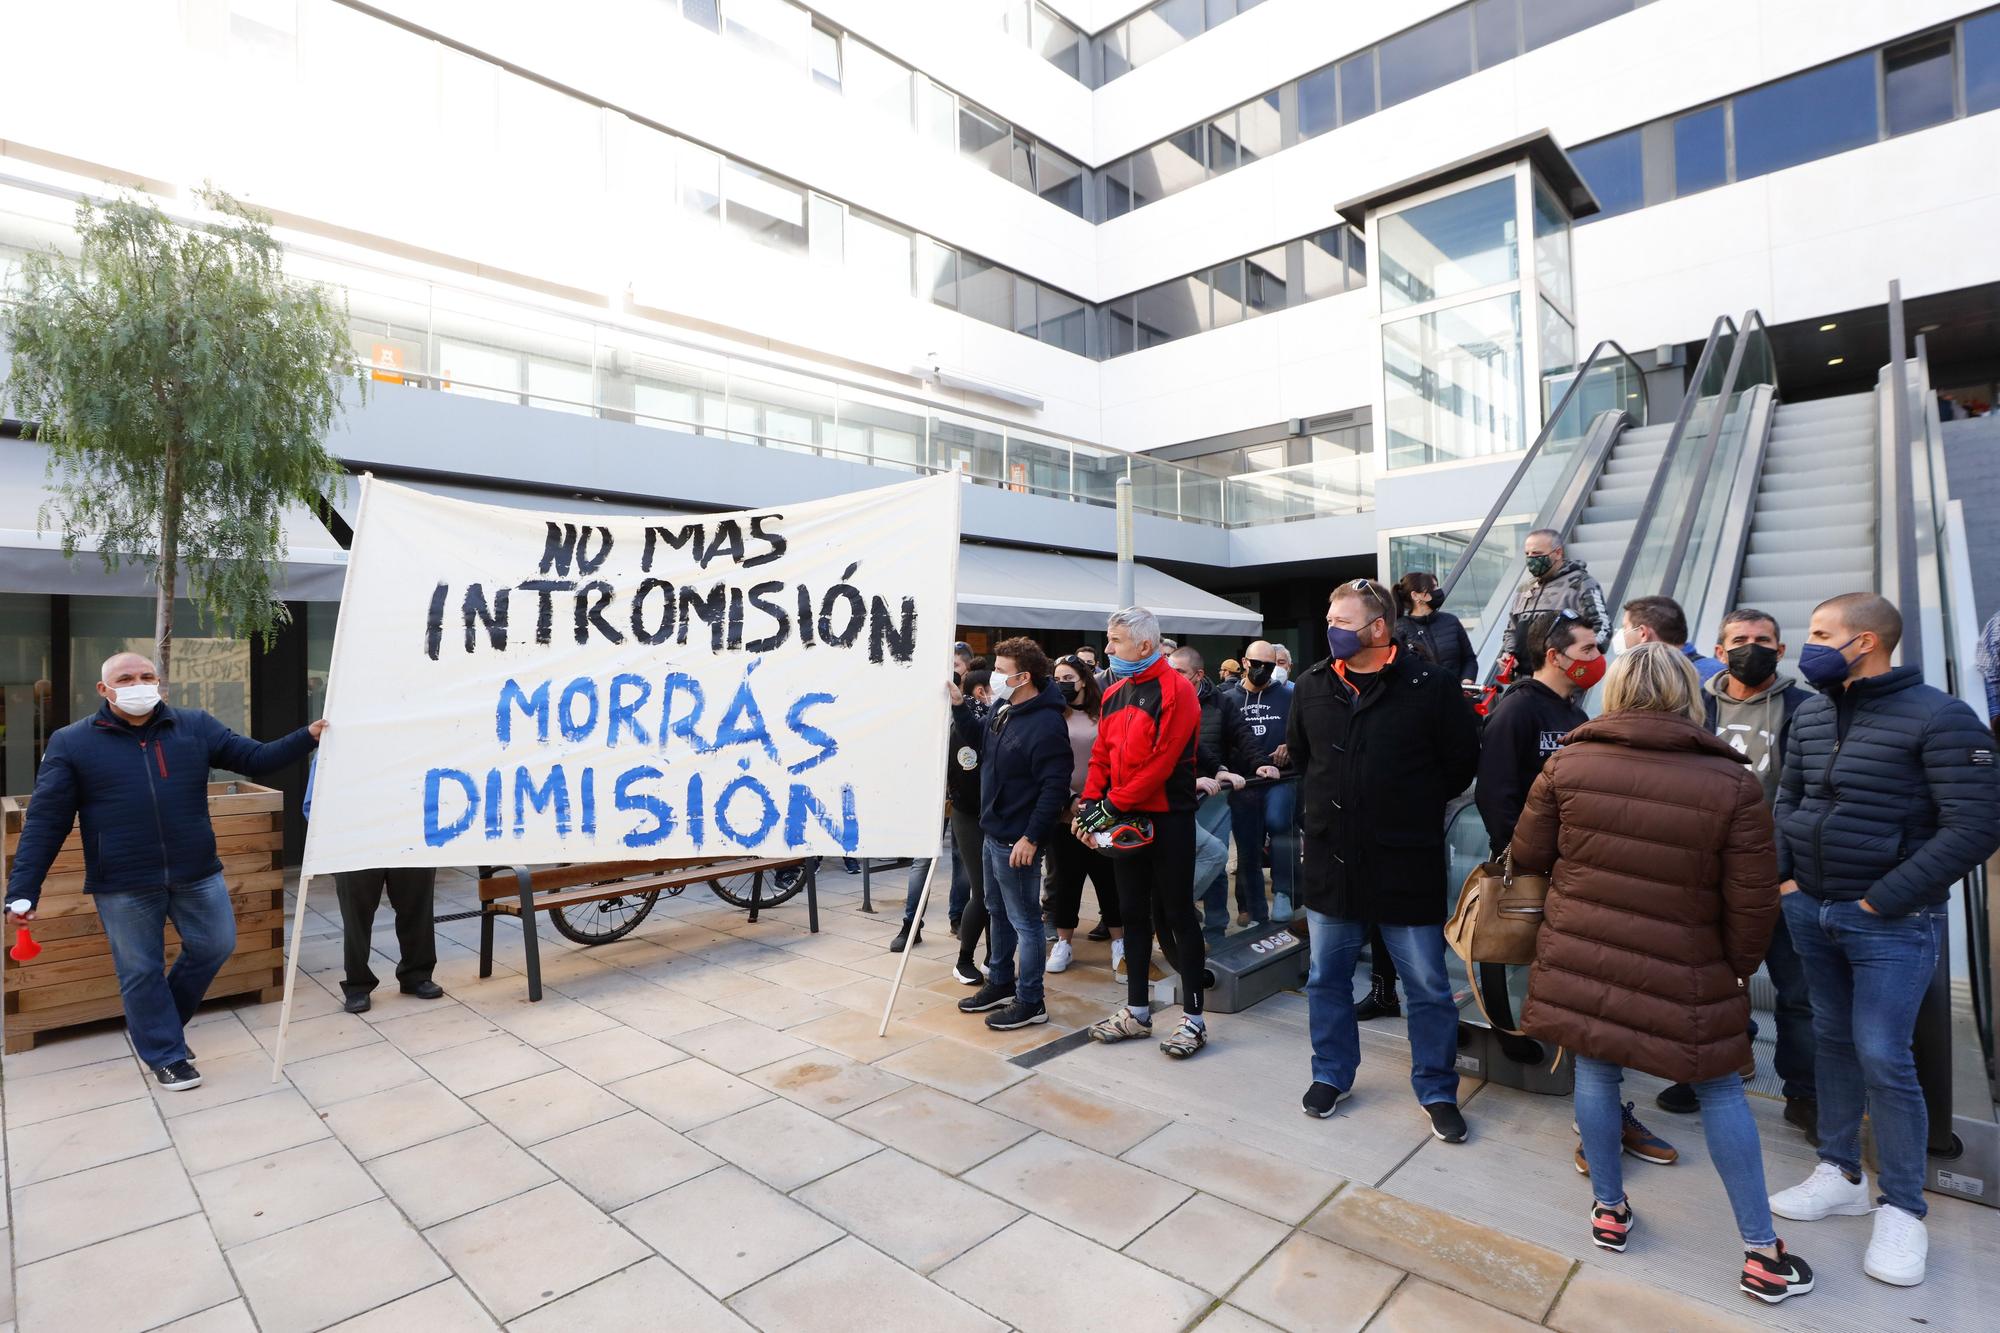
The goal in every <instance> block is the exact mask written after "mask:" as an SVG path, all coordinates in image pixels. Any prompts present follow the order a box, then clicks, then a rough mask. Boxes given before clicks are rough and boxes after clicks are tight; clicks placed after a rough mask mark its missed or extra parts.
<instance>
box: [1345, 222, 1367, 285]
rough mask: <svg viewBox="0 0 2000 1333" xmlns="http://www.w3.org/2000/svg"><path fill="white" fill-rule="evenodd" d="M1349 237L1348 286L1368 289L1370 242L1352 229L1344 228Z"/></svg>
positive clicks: (1347, 243) (1347, 242)
mask: <svg viewBox="0 0 2000 1333" xmlns="http://www.w3.org/2000/svg"><path fill="white" fill-rule="evenodd" d="M1342 230H1343V233H1344V234H1345V236H1346V237H1347V240H1346V245H1347V285H1348V286H1349V287H1366V286H1367V285H1368V240H1367V238H1366V237H1364V236H1363V235H1362V234H1361V233H1360V232H1358V231H1355V230H1354V229H1353V228H1352V227H1347V228H1343V229H1342Z"/></svg>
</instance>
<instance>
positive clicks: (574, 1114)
mask: <svg viewBox="0 0 2000 1333" xmlns="http://www.w3.org/2000/svg"><path fill="white" fill-rule="evenodd" d="M467 1100H468V1102H469V1104H470V1105H471V1106H472V1108H473V1109H474V1110H476V1111H478V1112H479V1114H481V1115H483V1116H485V1117H486V1118H487V1119H488V1120H491V1121H492V1122H493V1123H494V1124H496V1125H498V1126H499V1127H500V1129H501V1131H502V1132H503V1133H505V1134H506V1135H507V1136H508V1137H509V1138H511V1139H513V1140H514V1141H515V1142H516V1143H520V1144H535V1143H540V1142H541V1141H542V1140H543V1139H552V1138H555V1137H556V1136H557V1135H559V1134H567V1133H569V1132H570V1131H571V1130H575V1129H582V1128H583V1127H584V1126H585V1125H594V1124H596V1123H597V1122H598V1121H600V1120H609V1119H611V1117H613V1116H617V1115H623V1114H625V1112H626V1110H627V1109H628V1107H627V1106H626V1104H625V1103H624V1102H622V1101H620V1100H618V1098H616V1097H614V1096H612V1095H611V1094H610V1093H608V1092H606V1091H605V1090H604V1089H602V1088H600V1087H598V1086H597V1085H596V1084H595V1083H592V1082H591V1081H590V1080H589V1079H587V1078H585V1077H584V1076H583V1075H581V1074H579V1073H577V1072H576V1071H574V1070H571V1069H553V1070H550V1071H549V1072H548V1073H546V1074H537V1075H535V1077H533V1078H527V1079H522V1080H521V1081H520V1082H519V1083H509V1084H508V1085H507V1086H506V1087H504V1088H495V1089H493V1090H492V1091H491V1092H482V1093H480V1094H479V1095H478V1096H476V1097H471V1098H468V1099H467Z"/></svg>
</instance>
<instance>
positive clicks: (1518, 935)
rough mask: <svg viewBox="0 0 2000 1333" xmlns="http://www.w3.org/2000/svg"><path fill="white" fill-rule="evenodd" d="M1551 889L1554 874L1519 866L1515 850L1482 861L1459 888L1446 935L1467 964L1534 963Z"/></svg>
mask: <svg viewBox="0 0 2000 1333" xmlns="http://www.w3.org/2000/svg"><path fill="white" fill-rule="evenodd" d="M1548 895H1549V877H1548V876H1547V875H1530V874H1527V873H1525V872H1516V871H1515V869H1514V862H1513V857H1512V855H1511V854H1509V855H1505V856H1502V857H1501V858H1500V860H1499V861H1498V862H1497V863H1496V862H1493V861H1483V862H1481V863H1480V864H1479V865H1478V866H1477V867H1475V868H1474V869H1473V871H1472V873H1471V874H1469V875H1467V876H1466V877H1465V887H1464V888H1462V889H1460V890H1459V891H1458V910H1456V911H1454V912H1453V913H1452V914H1451V920H1450V921H1448V922H1446V923H1445V927H1444V937H1445V940H1446V942H1448V943H1449V944H1450V945H1451V948H1452V952H1454V953H1456V954H1457V955H1458V956H1459V957H1460V958H1462V959H1464V960H1465V964H1466V967H1467V970H1470V969H1471V968H1473V967H1474V966H1476V965H1478V964H1480V963H1510V964H1514V965H1516V966H1525V965H1526V964H1529V963H1532V962H1534V961H1535V937H1536V935H1538V934H1539V933H1540V932H1541V928H1542V908H1543V901H1544V900H1545V899H1546V898H1547V897H1548Z"/></svg>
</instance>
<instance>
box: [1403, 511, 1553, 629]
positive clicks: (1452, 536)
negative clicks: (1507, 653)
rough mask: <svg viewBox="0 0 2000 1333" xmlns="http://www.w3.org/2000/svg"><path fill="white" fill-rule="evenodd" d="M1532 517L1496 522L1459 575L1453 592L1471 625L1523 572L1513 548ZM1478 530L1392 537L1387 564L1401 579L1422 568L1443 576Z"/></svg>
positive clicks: (1531, 522) (1463, 551) (1516, 549)
mask: <svg viewBox="0 0 2000 1333" xmlns="http://www.w3.org/2000/svg"><path fill="white" fill-rule="evenodd" d="M1533 522H1534V520H1532V519H1527V520H1516V521H1514V522H1512V523H1495V524H1494V525H1493V527H1492V528H1491V530H1490V534H1491V535H1490V538H1489V540H1487V541H1484V542H1481V543H1480V544H1479V546H1477V547H1476V548H1474V555H1473V557H1472V563H1471V564H1469V565H1467V566H1466V568H1465V572H1464V573H1463V574H1460V575H1459V576H1458V583H1457V585H1456V586H1455V587H1454V588H1453V589H1452V593H1451V600H1452V603H1453V604H1454V605H1456V606H1458V607H1459V608H1460V609H1461V610H1462V611H1463V612H1464V614H1465V616H1466V618H1467V622H1468V625H1470V624H1471V617H1473V616H1474V615H1475V614H1476V613H1477V611H1478V610H1479V609H1480V608H1482V607H1484V606H1485V605H1486V604H1487V603H1488V602H1490V601H1492V600H1493V595H1494V594H1495V593H1497V592H1499V591H1500V589H1501V588H1502V587H1503V586H1507V587H1511V586H1513V582H1514V580H1515V579H1516V578H1517V577H1519V575H1518V574H1517V573H1516V568H1515V566H1514V563H1513V562H1514V558H1515V557H1514V552H1517V551H1519V550H1520V549H1521V543H1522V541H1524V540H1525V539H1526V538H1527V535H1528V528H1529V527H1530V526H1531V525H1532V524H1533ZM1477 533H1478V529H1477V528H1461V529H1459V530H1457V531H1455V532H1425V533H1413V534H1411V535H1409V536H1405V537H1391V538H1390V539H1389V568H1390V569H1391V570H1393V571H1395V573H1396V576H1397V577H1398V578H1400V577H1402V576H1403V575H1404V574H1407V573H1409V572H1410V571H1411V570H1417V569H1421V570H1425V571H1427V572H1429V573H1431V574H1435V575H1436V576H1437V577H1438V578H1440V579H1442V578H1443V577H1444V576H1445V575H1446V574H1448V573H1450V572H1451V570H1452V569H1453V568H1454V567H1455V566H1456V565H1457V564H1458V562H1459V558H1460V557H1461V556H1463V555H1464V554H1465V548H1466V547H1467V546H1469V545H1471V543H1472V539H1473V537H1474V536H1475V535H1477Z"/></svg>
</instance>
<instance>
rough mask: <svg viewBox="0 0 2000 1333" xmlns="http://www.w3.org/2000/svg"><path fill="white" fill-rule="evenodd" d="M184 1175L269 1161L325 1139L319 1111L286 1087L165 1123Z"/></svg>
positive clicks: (325, 1129)
mask: <svg viewBox="0 0 2000 1333" xmlns="http://www.w3.org/2000/svg"><path fill="white" fill-rule="evenodd" d="M167 1128H168V1130H169V1131H170V1132H171V1133H172V1134H173V1136H174V1142H175V1143H176V1144H178V1145H179V1147H180V1150H181V1160H182V1162H183V1163H184V1164H185V1165H186V1167H187V1169H188V1172H189V1174H191V1175H197V1176H198V1175H201V1174H203V1173H204V1172H208V1171H214V1170H216V1169H217V1168H219V1167H225V1166H233V1165H234V1164H236V1163H237V1162H247V1161H249V1160H250V1159H251V1158H253V1157H268V1156H270V1155H271V1154H272V1153H274V1152H282V1151H284V1150H285V1149H286V1148H296V1147H298V1146H299V1145H300V1144H302V1143H311V1142H312V1141H313V1140H315V1139H323V1138H325V1137H327V1134H328V1132H329V1131H328V1130H327V1127H326V1125H325V1124H324V1123H322V1122H321V1120H320V1118H319V1113H318V1112H316V1111H314V1110H313V1109H312V1107H310V1106H308V1105H306V1099H305V1098H303V1097H301V1096H299V1094H298V1093H297V1092H295V1091H293V1090H292V1089H291V1088H289V1087H285V1086H284V1085H282V1084H281V1085H279V1090H278V1091H276V1092H273V1093H271V1094H270V1095H269V1096H266V1097H257V1098H254V1099H252V1100H250V1101H243V1102H231V1103H230V1104H229V1105H227V1106H216V1107H211V1108H210V1109H208V1110H206V1111H196V1112H195V1113H194V1114H193V1115H186V1116H182V1117H180V1118H179V1119H177V1120H170V1121H168V1122H167Z"/></svg>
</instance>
